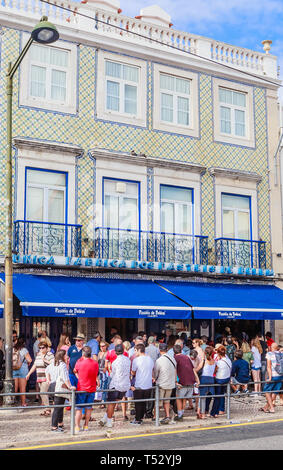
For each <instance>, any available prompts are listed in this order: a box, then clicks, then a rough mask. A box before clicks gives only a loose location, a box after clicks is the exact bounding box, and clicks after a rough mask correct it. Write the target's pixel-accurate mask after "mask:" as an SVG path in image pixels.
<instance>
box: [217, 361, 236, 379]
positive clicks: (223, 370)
mask: <svg viewBox="0 0 283 470" xmlns="http://www.w3.org/2000/svg"><path fill="white" fill-rule="evenodd" d="M216 365H217V371H216V378H217V379H228V378H229V377H230V376H231V369H232V362H231V361H230V359H229V357H227V356H225V357H222V358H221V359H219V360H218V361H217V363H216Z"/></svg>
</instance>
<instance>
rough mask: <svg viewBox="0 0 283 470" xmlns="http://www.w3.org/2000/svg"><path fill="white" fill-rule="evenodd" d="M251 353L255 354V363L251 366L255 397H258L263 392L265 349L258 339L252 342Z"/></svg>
mask: <svg viewBox="0 0 283 470" xmlns="http://www.w3.org/2000/svg"><path fill="white" fill-rule="evenodd" d="M251 352H252V354H253V358H254V361H253V363H252V366H251V370H252V379H253V382H254V391H255V393H254V395H253V396H254V397H257V396H258V394H259V393H260V391H261V383H260V381H261V355H262V353H263V349H262V346H261V343H260V340H259V339H258V338H253V339H252V340H251Z"/></svg>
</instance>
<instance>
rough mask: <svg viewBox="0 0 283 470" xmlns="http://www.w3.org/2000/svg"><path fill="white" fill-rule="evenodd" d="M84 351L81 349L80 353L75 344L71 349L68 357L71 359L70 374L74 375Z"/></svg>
mask: <svg viewBox="0 0 283 470" xmlns="http://www.w3.org/2000/svg"><path fill="white" fill-rule="evenodd" d="M82 353H83V350H82V349H81V350H80V351H78V348H77V346H76V345H75V344H73V345H72V346H70V347H69V349H68V352H67V355H68V357H69V358H70V363H69V372H70V373H71V374H73V373H74V372H73V369H74V367H75V365H76V362H77V360H78V359H80V358H81V357H82Z"/></svg>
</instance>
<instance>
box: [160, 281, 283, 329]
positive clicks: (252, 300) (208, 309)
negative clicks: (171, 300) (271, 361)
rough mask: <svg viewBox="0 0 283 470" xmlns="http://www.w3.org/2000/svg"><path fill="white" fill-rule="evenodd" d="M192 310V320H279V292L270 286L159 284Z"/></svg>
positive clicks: (282, 293)
mask: <svg viewBox="0 0 283 470" xmlns="http://www.w3.org/2000/svg"><path fill="white" fill-rule="evenodd" d="M158 284H159V285H160V286H163V287H164V288H166V289H167V290H168V291H170V292H171V293H173V294H174V295H176V296H177V297H178V298H179V299H182V300H184V301H185V302H187V303H188V304H189V305H191V306H192V309H193V312H194V318H199V319H223V320H225V319H239V320H240V319H243V320H282V319H283V290H281V289H279V288H278V287H275V286H271V285H255V284H251V285H250V284H245V285H240V284H232V283H229V284H223V283H204V282H183V281H181V282H175V281H165V282H163V281H162V282H161V281H160V282H159V281H158Z"/></svg>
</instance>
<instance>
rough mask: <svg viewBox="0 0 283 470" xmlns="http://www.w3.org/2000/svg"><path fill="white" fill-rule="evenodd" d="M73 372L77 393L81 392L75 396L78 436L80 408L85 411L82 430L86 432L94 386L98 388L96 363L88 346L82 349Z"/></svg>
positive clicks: (77, 431)
mask: <svg viewBox="0 0 283 470" xmlns="http://www.w3.org/2000/svg"><path fill="white" fill-rule="evenodd" d="M73 372H74V374H75V375H76V377H77V379H78V384H77V391H78V392H83V393H77V395H76V416H75V434H78V433H79V432H80V422H81V419H82V408H84V410H85V424H84V427H83V430H84V431H88V423H89V420H90V417H91V410H92V404H93V403H94V397H95V392H96V385H97V386H98V387H99V386H100V382H99V367H98V363H97V361H94V360H93V359H92V357H91V348H90V347H89V346H84V347H83V348H82V357H81V358H80V359H79V360H78V361H77V362H76V364H75V367H74V369H73Z"/></svg>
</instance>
